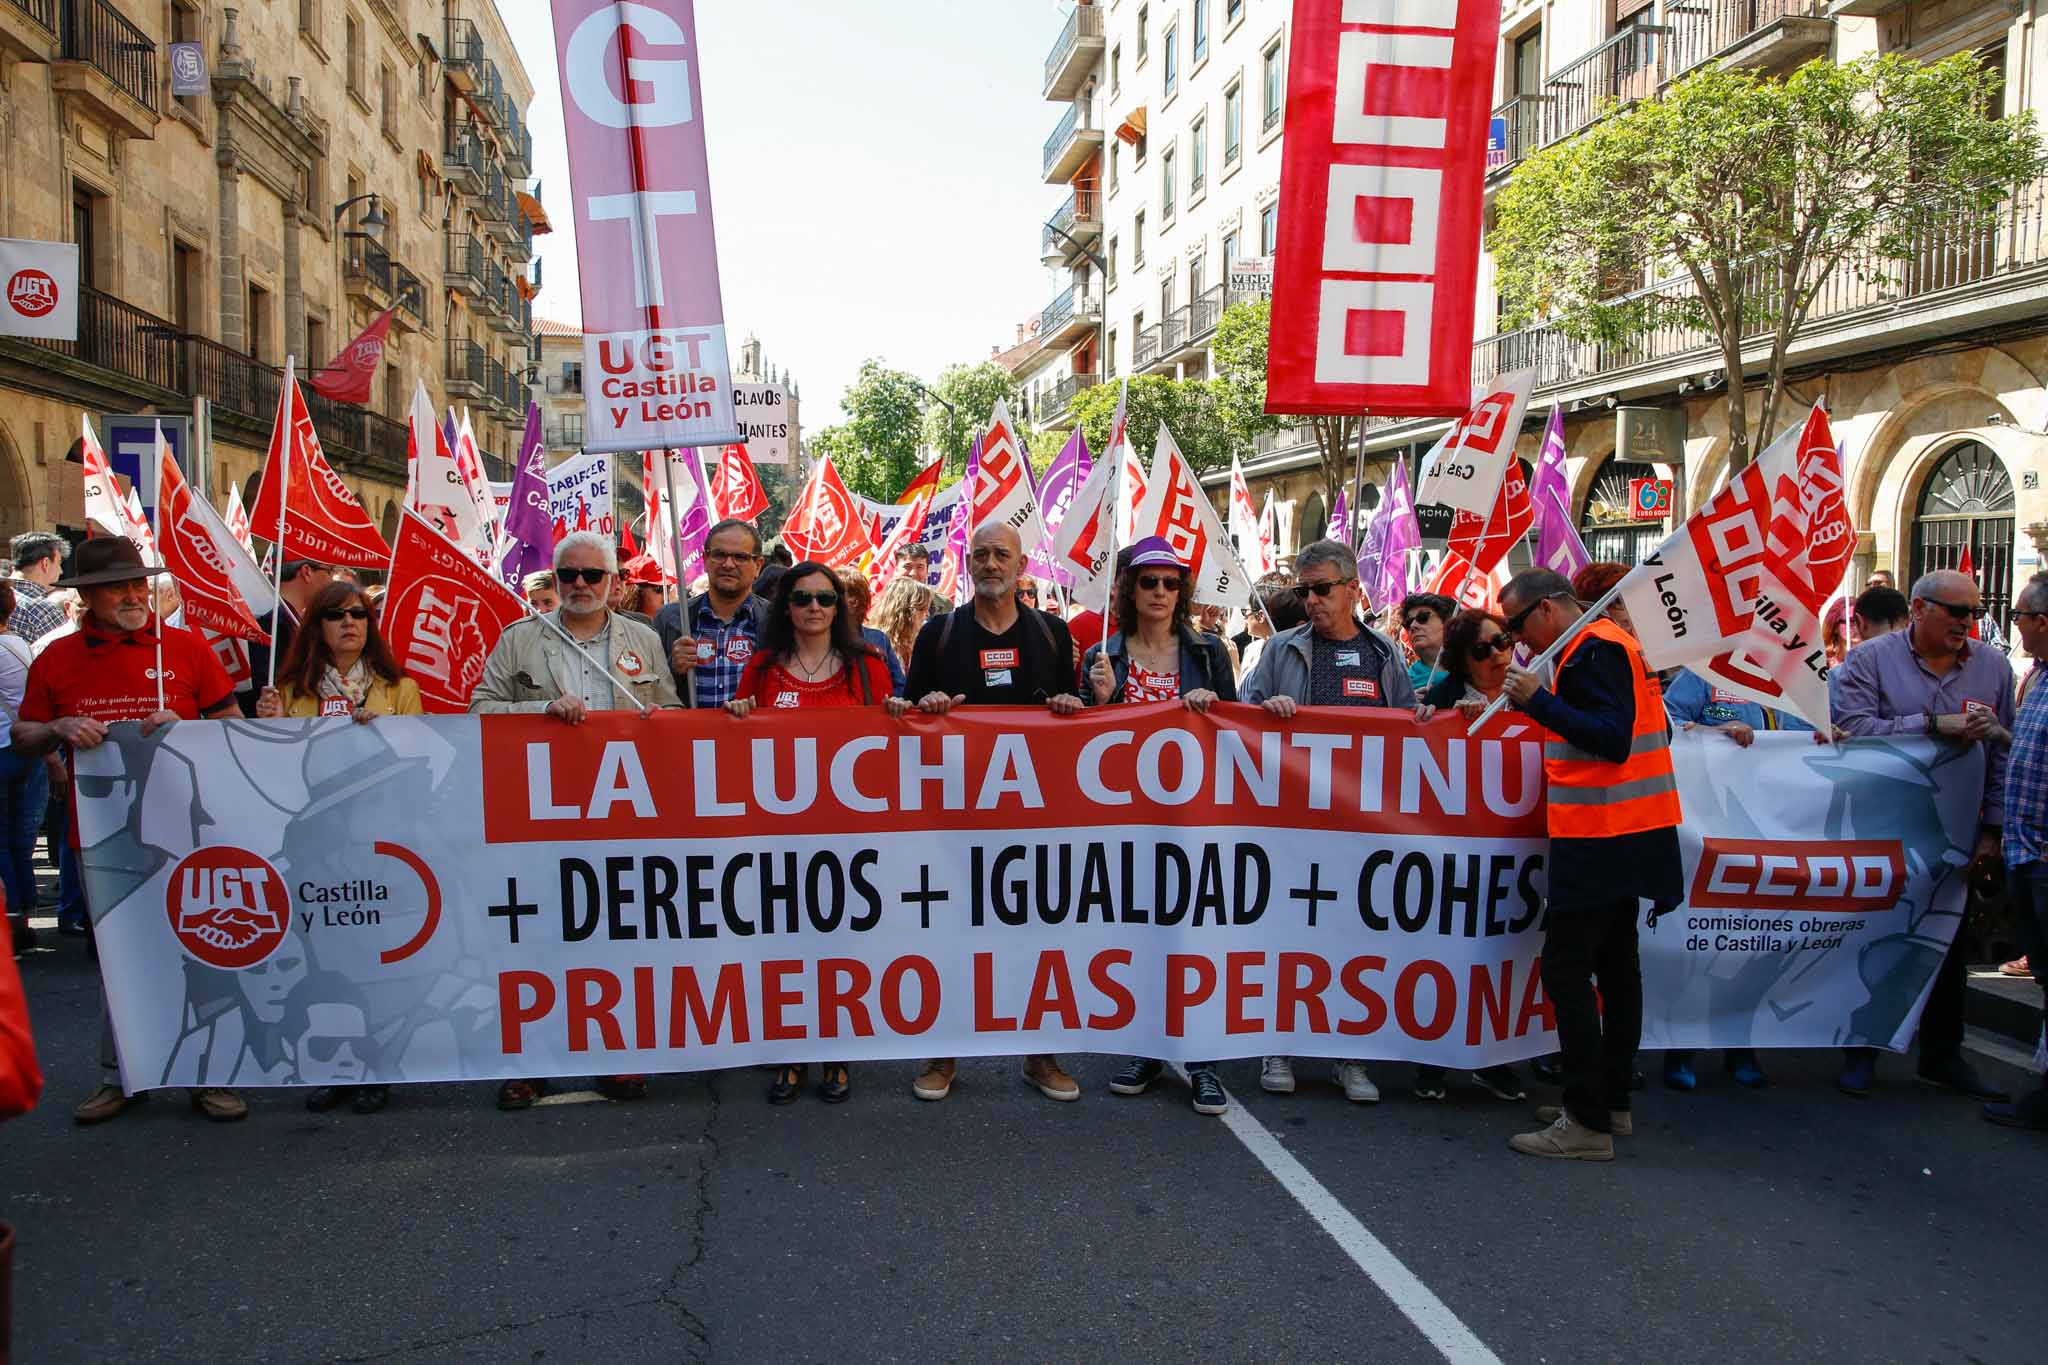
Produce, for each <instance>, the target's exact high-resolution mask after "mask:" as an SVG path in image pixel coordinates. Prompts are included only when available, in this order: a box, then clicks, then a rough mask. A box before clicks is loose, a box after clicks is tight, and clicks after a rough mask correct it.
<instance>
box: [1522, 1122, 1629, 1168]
mask: <svg viewBox="0 0 2048 1365" xmlns="http://www.w3.org/2000/svg"><path fill="white" fill-rule="evenodd" d="M1508 1146H1510V1147H1512V1148H1514V1149H1515V1150H1516V1151H1518V1152H1520V1153H1521V1154H1522V1155H1524V1156H1541V1157H1549V1158H1550V1159H1551V1160H1553V1161H1612V1160H1614V1137H1613V1135H1612V1134H1609V1133H1596V1132H1594V1131H1593V1130H1592V1129H1591V1128H1588V1127H1587V1126H1586V1125H1585V1124H1583V1123H1580V1122H1579V1121H1578V1120H1577V1119H1575V1118H1573V1117H1572V1116H1571V1115H1570V1114H1560V1115H1558V1117H1557V1120H1556V1122H1554V1123H1552V1124H1551V1125H1550V1126H1549V1127H1548V1128H1538V1129H1537V1130H1536V1131H1535V1132H1533V1133H1517V1134H1516V1135H1515V1136H1513V1137H1511V1138H1509V1139H1508Z"/></svg>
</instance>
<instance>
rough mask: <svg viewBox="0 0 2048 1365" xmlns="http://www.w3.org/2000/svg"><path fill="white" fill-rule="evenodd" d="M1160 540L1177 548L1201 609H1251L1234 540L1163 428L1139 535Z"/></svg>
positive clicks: (1249, 586)
mask: <svg viewBox="0 0 2048 1365" xmlns="http://www.w3.org/2000/svg"><path fill="white" fill-rule="evenodd" d="M1146 536H1159V537H1162V538H1163V539H1164V540H1165V541H1166V543H1167V544H1168V545H1170V546H1172V547H1173V552H1174V554H1176V555H1178V556H1179V557H1180V562H1181V563H1183V564H1185V565H1187V566H1188V571H1189V573H1190V574H1191V575H1192V577H1193V579H1194V585H1195V586H1194V600H1195V601H1196V602H1197V603H1199V604H1201V605H1203V606H1218V607H1248V606H1250V605H1251V604H1252V584H1251V575H1250V574H1247V573H1246V572H1245V570H1244V565H1243V564H1241V563H1239V562H1238V558H1237V551H1235V550H1233V549H1231V548H1230V537H1228V536H1226V535H1224V534H1223V524H1222V522H1220V521H1218V520H1217V518H1216V509H1215V507H1213V506H1212V505H1211V504H1210V502H1209V497H1208V495H1207V494H1206V493H1204V492H1203V491H1202V485H1201V483H1200V482H1199V481H1198V480H1197V479H1196V478H1195V471H1194V470H1193V469H1190V468H1189V467H1188V462H1187V458H1186V457H1185V456H1183V455H1182V454H1181V453H1180V446H1179V445H1177V444H1175V442H1174V439H1173V433H1172V432H1170V431H1168V430H1167V429H1166V424H1165V423H1164V422H1162V423H1160V424H1159V444H1158V445H1157V446H1155V447H1154V448H1153V450H1152V473H1151V476H1150V478H1149V479H1148V480H1147V481H1146V490H1145V505H1144V506H1143V507H1141V508H1139V509H1138V525H1137V534H1136V535H1135V536H1133V537H1132V539H1134V540H1137V539H1142V538H1144V537H1146Z"/></svg>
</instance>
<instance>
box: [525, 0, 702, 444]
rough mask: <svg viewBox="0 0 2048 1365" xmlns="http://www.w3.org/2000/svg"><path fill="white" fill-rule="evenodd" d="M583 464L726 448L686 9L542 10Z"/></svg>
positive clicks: (659, 1) (675, 0) (563, 4)
mask: <svg viewBox="0 0 2048 1365" xmlns="http://www.w3.org/2000/svg"><path fill="white" fill-rule="evenodd" d="M554 17H555V52H556V54H557V59H558V63H559V67H560V74H561V80H562V122H563V126H564V130H565V132H566V133H567V135H568V142H569V181H570V197H571V198H572V199H573V200H574V201H575V202H574V211H575V214H576V265H577V270H578V273H579V275H580V276H581V279H582V293H583V372H584V374H585V375H587V376H589V377H590V379H589V383H590V384H591V386H592V387H590V388H588V389H586V390H585V392H586V394H587V396H588V399H589V401H588V403H587V404H586V407H587V408H588V410H589V411H588V414H587V415H586V416H585V418H584V442H583V448H584V450H586V451H617V450H631V451H638V450H648V449H663V448H671V447H680V446H715V445H723V444H725V443H726V442H728V441H737V440H740V439H741V436H740V428H739V422H738V419H737V418H736V417H735V416H734V414H733V400H732V369H731V365H730V363H729V362H728V360H727V357H726V347H725V304H724V300H723V298H722V297H721V295H720V292H719V287H718V244H717V239H716V236H715V234H714V233H713V231H712V225H711V176H710V171H709V167H708V162H707V160H706V156H705V151H704V121H703V104H704V102H703V85H702V81H701V79H700V75H699V66H698V63H699V62H700V61H701V60H702V55H703V54H702V53H701V52H699V51H698V48H697V18H696V12H695V9H694V6H693V4H692V0H633V3H624V2H623V0H554Z"/></svg>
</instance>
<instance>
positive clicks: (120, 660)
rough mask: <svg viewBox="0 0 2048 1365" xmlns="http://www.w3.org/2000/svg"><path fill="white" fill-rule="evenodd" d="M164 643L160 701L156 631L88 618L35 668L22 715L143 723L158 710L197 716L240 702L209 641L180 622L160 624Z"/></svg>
mask: <svg viewBox="0 0 2048 1365" xmlns="http://www.w3.org/2000/svg"><path fill="white" fill-rule="evenodd" d="M160 629H161V630H162V631H163V642H164V653H163V660H164V676H163V692H164V700H163V706H162V707H161V708H159V707H158V705H157V700H156V695H157V680H156V678H155V676H154V674H155V670H156V659H157V654H156V638H157V637H156V633H155V631H152V630H150V629H149V628H147V627H145V628H144V629H142V630H137V631H131V632H127V633H115V632H112V631H108V630H106V629H105V628H104V627H102V626H100V625H99V624H98V623H97V622H95V621H92V620H87V621H86V622H85V623H84V624H83V625H81V626H80V627H79V630H78V632H77V633H76V634H74V635H66V636H64V637H63V638H62V639H59V640H58V641H56V642H55V643H54V644H52V645H51V646H50V647H49V648H48V649H46V650H44V651H43V653H42V657H41V658H39V659H37V660H36V661H35V662H34V663H33V664H31V665H30V666H29V670H28V684H27V690H26V691H25V692H24V693H23V694H22V698H21V718H22V719H23V720H32V721H40V722H43V723H45V724H47V723H49V722H50V721H53V720H61V719H63V718H64V717H65V716H85V717H87V718H88V719H91V720H99V721H108V722H112V721H117V720H142V719H143V718H145V717H147V716H152V715H155V714H156V712H157V711H158V710H159V709H162V710H167V711H173V712H176V713H177V714H178V716H180V717H181V718H183V719H185V720H197V719H199V718H200V717H201V716H203V715H205V714H206V713H207V712H209V711H215V710H218V709H220V708H221V707H222V706H225V705H226V704H227V703H228V702H230V701H232V700H234V695H235V685H234V684H233V683H232V682H230V681H229V680H228V674H227V670H226V669H224V668H222V667H221V666H220V658H219V656H217V655H216V654H215V653H214V652H213V650H212V649H211V648H210V647H209V646H208V645H207V643H206V641H205V640H203V639H201V638H200V637H199V636H198V635H196V634H194V633H193V632H192V631H189V630H180V629H179V628H178V627H176V626H163V627H160Z"/></svg>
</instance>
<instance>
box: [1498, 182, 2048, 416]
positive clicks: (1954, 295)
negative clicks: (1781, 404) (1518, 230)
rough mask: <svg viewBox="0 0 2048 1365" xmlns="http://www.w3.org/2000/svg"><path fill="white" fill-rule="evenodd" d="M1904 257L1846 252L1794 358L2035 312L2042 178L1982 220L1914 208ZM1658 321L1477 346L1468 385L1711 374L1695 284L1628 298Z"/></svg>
mask: <svg viewBox="0 0 2048 1365" xmlns="http://www.w3.org/2000/svg"><path fill="white" fill-rule="evenodd" d="M1911 212H1912V214H1913V217H1912V218H1911V219H1909V220H1907V222H1908V223H1909V225H1910V226H1909V234H1908V240H1909V243H1910V247H1911V249H1910V251H1909V253H1908V255H1907V257H1906V259H1904V260H1902V261H1893V260H1886V259H1883V258H1881V257H1879V256H1878V255H1877V254H1876V253H1875V252H1874V251H1872V252H1867V253H1862V254H1858V255H1855V256H1852V257H1850V258H1849V259H1847V260H1845V261H1843V262H1842V263H1841V264H1840V265H1838V266H1837V267H1836V268H1835V270H1834V271H1833V272H1832V273H1831V274H1830V275H1829V276H1828V277H1827V278H1826V279H1824V280H1822V281H1821V285H1820V289H1819V292H1818V293H1817V294H1816V296H1815V298H1814V303H1813V307H1812V310H1811V311H1810V312H1809V313H1808V315H1807V319H1806V322H1805V324H1804V325H1803V326H1802V327H1801V329H1800V332H1799V334H1798V336H1797V337H1796V338H1795V340H1794V342H1793V346H1792V350H1791V354H1790V357H1789V359H1790V360H1791V361H1792V362H1793V363H1803V364H1812V363H1817V362H1821V361H1827V360H1833V359H1836V358H1839V357H1842V356H1847V355H1852V354H1856V353H1858V352H1867V351H1872V350H1879V349H1891V348H1894V347H1899V346H1905V345H1910V344H1912V343H1914V342H1917V341H1925V340H1929V339H1934V338H1939V337H1941V336H1944V335H1949V334H1953V333H1956V332H1962V331H1980V330H1982V329H1985V328H1990V327H1997V326H1999V325H2002V324H2008V323H2012V322H2016V321H2021V320H2024V319H2027V318H2030V317H2035V316H2038V314H2039V312H2040V299H2041V297H2042V290H2043V289H2044V287H2048V180H2043V181H2036V182H2034V183H2032V184H2030V185H2027V186H2025V187H2023V188H2022V189H2021V190H2020V191H2019V192H2017V193H2016V194H2014V195H2013V196H2012V197H2011V198H2009V199H2008V200H2007V201H2006V203H2005V204H2004V205H2003V206H2002V207H2001V208H2000V209H1999V211H1998V212H1997V214H1996V215H1995V216H1994V217H1993V218H1992V219H1990V220H1989V221H1987V220H1986V219H1984V218H1983V217H1981V216H1978V215H1974V214H1970V213H1966V212H1964V211H1961V210H1945V209H1941V208H1933V209H1930V208H1926V207H1924V206H1920V207H1916V208H1915V209H1914V210H1912V211H1911ZM1776 273H1777V268H1776V265H1775V262H1774V261H1771V260H1768V259H1765V260H1759V261H1756V262H1752V263H1750V265H1749V266H1748V268H1747V271H1746V275H1745V285H1746V289H1747V292H1748V294H1749V297H1751V298H1759V297H1775V296H1776V293H1777V287H1778V286H1777V283H1776V281H1775V279H1774V278H1773V277H1774V276H1775V274H1776ZM1628 297H1629V300H1630V301H1632V302H1635V303H1637V304H1638V305H1640V306H1642V307H1643V308H1644V309H1645V310H1646V311H1648V312H1650V313H1651V314H1652V315H1653V316H1654V317H1655V318H1657V319H1658V321H1656V323H1655V325H1654V326H1652V327H1651V328H1650V329H1649V330H1647V331H1645V332H1643V333H1641V334H1639V335H1636V336H1633V337H1630V338H1628V339H1627V340H1624V341H1620V342H1611V343H1610V342H1598V341H1579V340H1575V339H1573V338H1571V337H1569V336H1567V335H1565V333H1564V332H1563V331H1562V330H1561V329H1559V328H1557V327H1556V326H1554V325H1551V324H1541V325H1538V326H1535V327H1529V328H1524V329H1522V330H1520V331H1515V332H1503V333H1500V334H1498V335H1495V336H1490V337H1485V338H1483V339H1481V340H1480V341H1479V342H1478V343H1477V344H1476V345H1474V347H1473V348H1472V376H1473V382H1474V384H1482V383H1485V382H1487V381H1489V380H1491V379H1492V378H1493V377H1494V376H1496V375H1498V374H1503V373H1506V372H1508V371H1511V370H1518V369H1534V370H1535V371H1536V391H1537V392H1539V393H1544V392H1548V393H1551V394H1557V393H1560V392H1566V391H1577V390H1585V391H1586V392H1589V393H1602V394H1619V395H1621V396H1623V397H1629V396H1633V395H1636V394H1641V393H1647V392H1653V391H1655V390H1656V389H1657V388H1659V387H1662V386H1664V385H1666V384H1669V383H1671V382H1674V381H1675V380H1676V379H1677V378H1679V377H1682V376H1685V375H1690V374H1694V373H1697V372H1698V371H1700V370H1703V369H1704V370H1710V371H1718V370H1719V368H1720V366H1721V345H1720V340H1719V337H1718V335H1717V334H1716V333H1714V332H1713V331H1711V330H1710V329H1708V328H1707V327H1706V326H1704V325H1703V324H1702V322H1701V320H1700V317H1699V313H1698V310H1697V308H1696V307H1693V306H1692V305H1693V302H1694V300H1696V298H1697V294H1696V292H1695V289H1694V286H1693V284H1692V281H1691V279H1690V278H1689V277H1688V278H1684V279H1676V280H1666V281H1663V282H1661V283H1658V284H1655V285H1652V286H1650V287H1649V288H1647V289H1644V290H1640V291H1638V292H1637V293H1635V294H1633V295H1630V296H1628ZM1774 325H1775V320H1774V319H1772V318H1770V317H1768V316H1759V317H1757V318H1756V319H1755V320H1754V322H1753V323H1752V324H1751V326H1750V328H1749V330H1748V331H1747V333H1746V340H1745V342H1744V355H1745V364H1746V365H1757V364H1760V363H1762V361H1763V359H1764V358H1765V357H1766V356H1767V355H1768V354H1769V345H1770V338H1771V334H1772V331H1773V328H1774Z"/></svg>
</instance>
